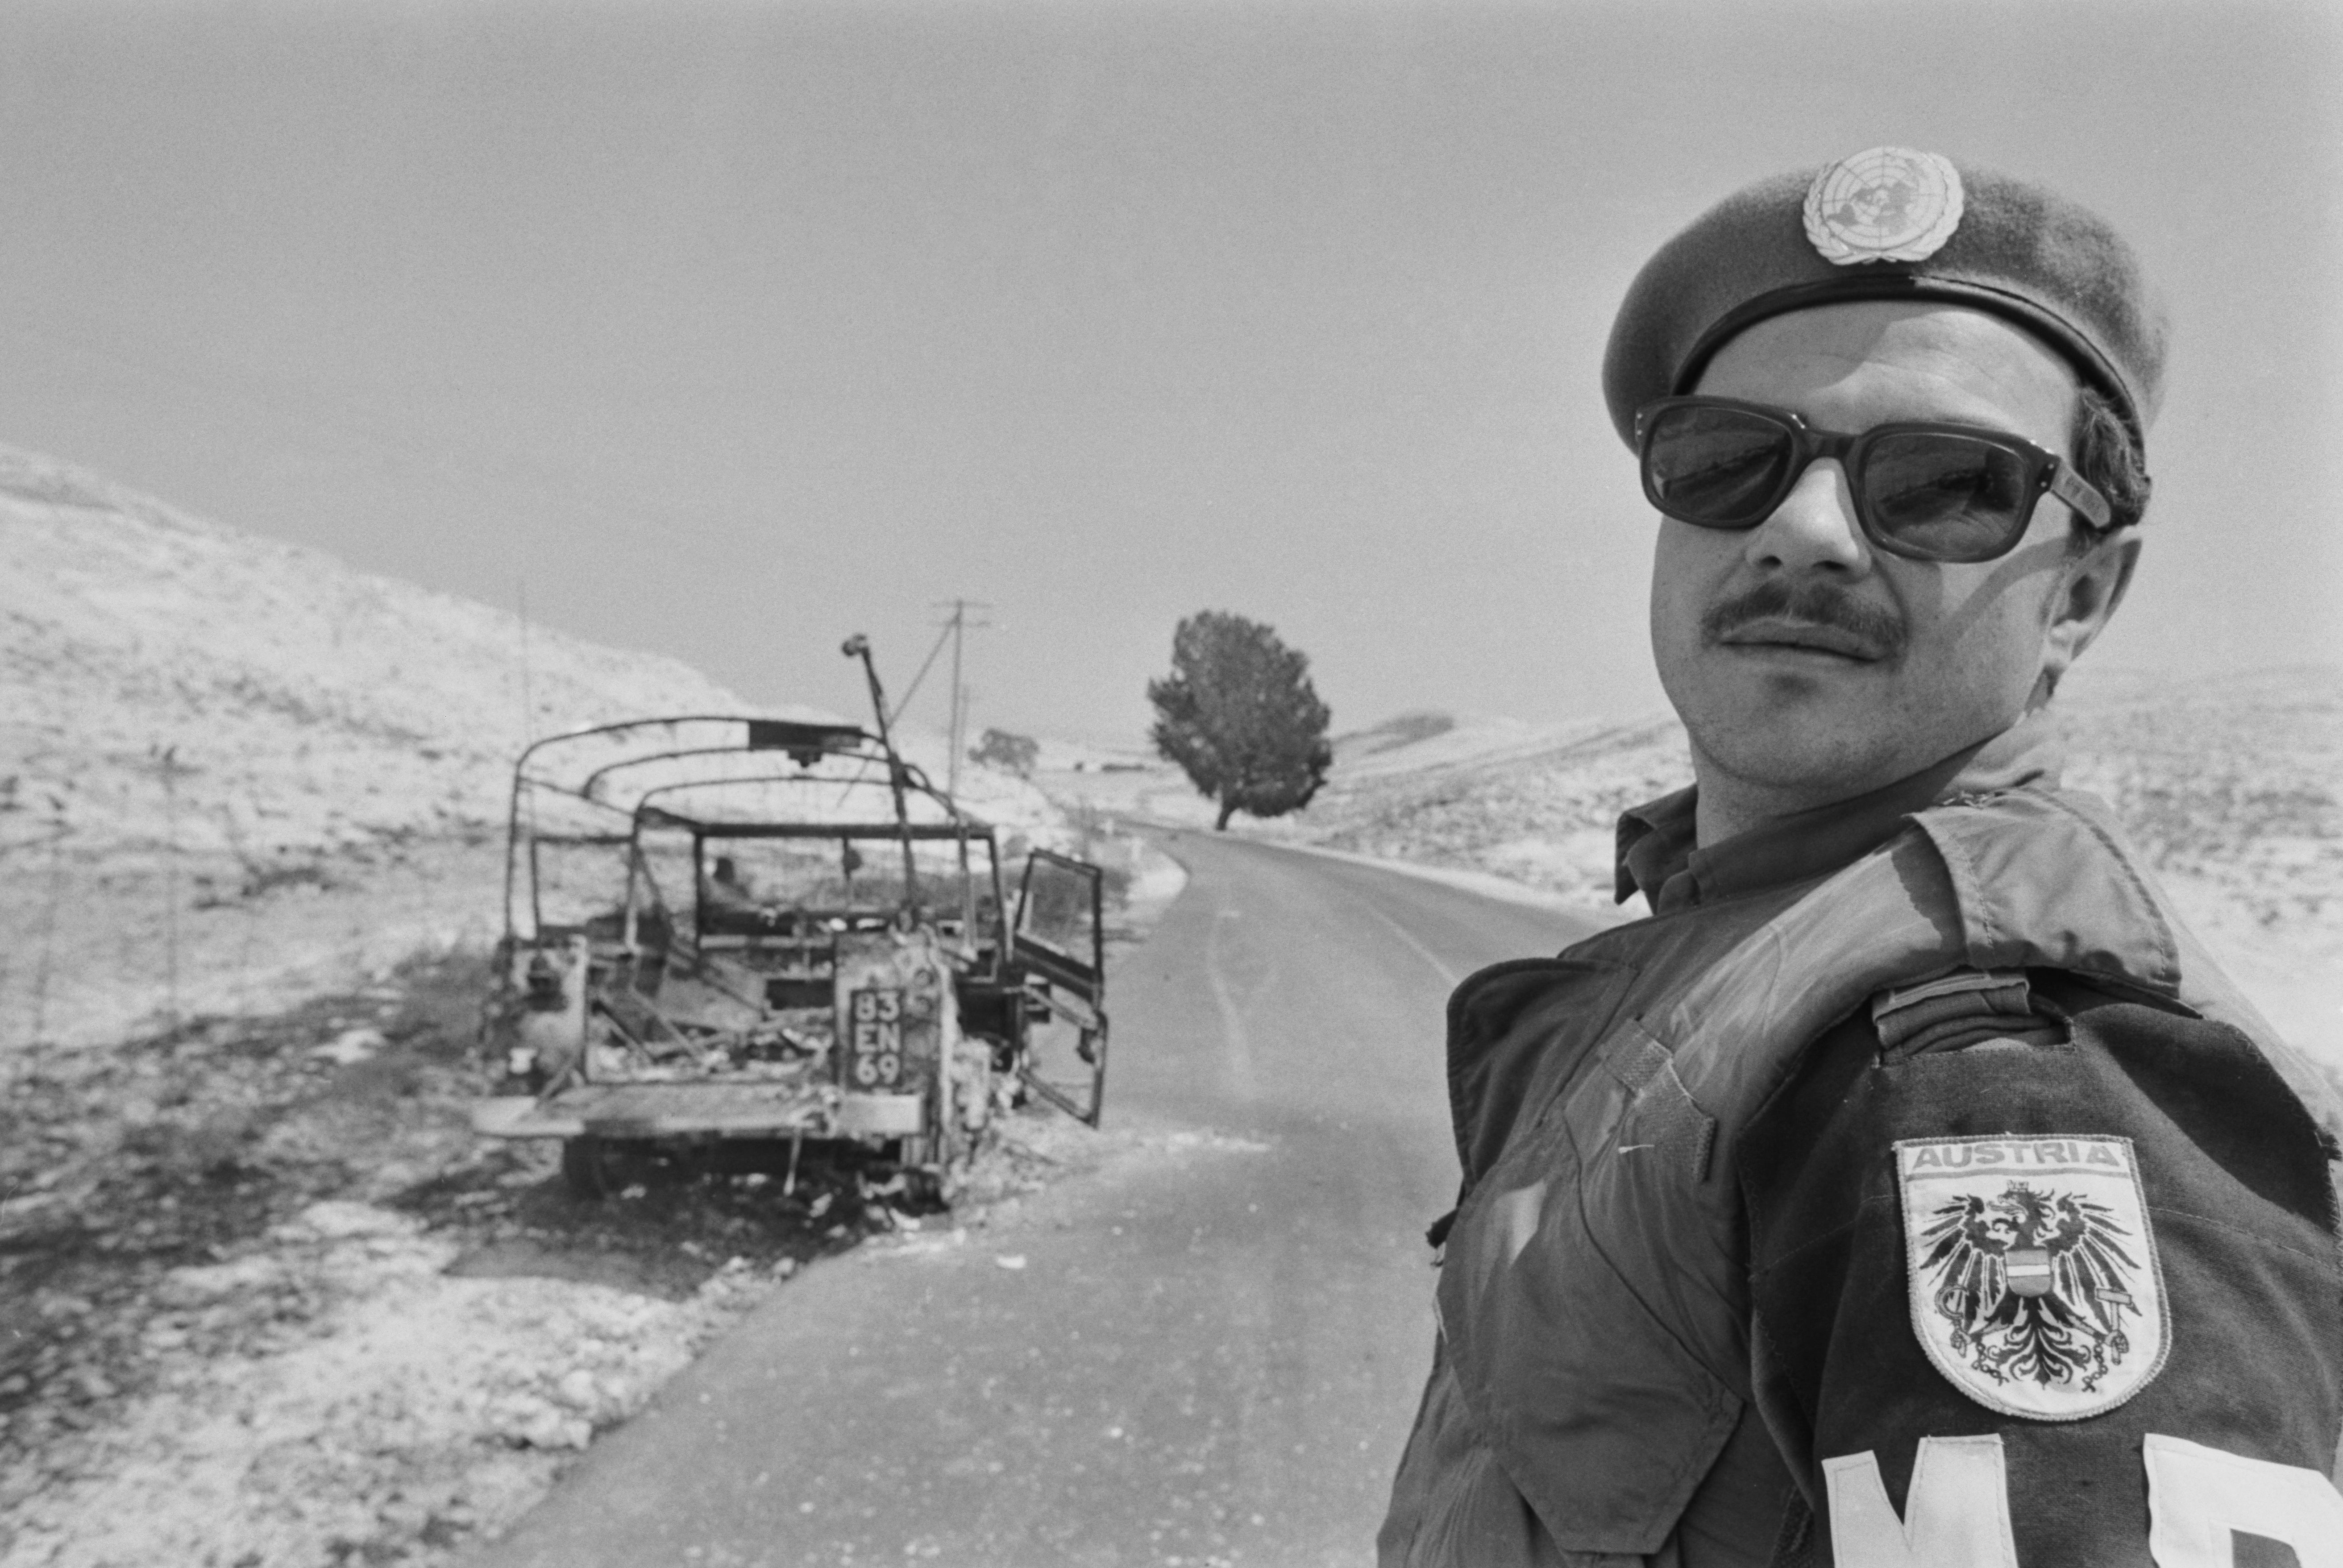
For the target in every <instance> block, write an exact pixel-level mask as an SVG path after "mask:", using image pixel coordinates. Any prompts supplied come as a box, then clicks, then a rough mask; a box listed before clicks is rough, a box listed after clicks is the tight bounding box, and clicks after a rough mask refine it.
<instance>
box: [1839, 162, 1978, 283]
mask: <svg viewBox="0 0 2343 1568" xmlns="http://www.w3.org/2000/svg"><path fill="white" fill-rule="evenodd" d="M1805 219H1806V238H1807V240H1808V241H1809V242H1811V243H1812V244H1813V246H1814V247H1815V249H1816V250H1818V251H1820V252H1822V254H1823V256H1824V257H1825V259H1826V260H1828V261H1830V262H1831V263H1832V264H1833V265H1835V266H1852V265H1854V264H1855V263H1856V262H1859V261H1926V259H1927V258H1928V257H1930V256H1934V255H1936V252H1937V251H1939V250H1941V249H1942V248H1944V244H1945V242H1946V240H1948V239H1950V238H1952V237H1953V230H1955V229H1956V228H1958V227H1959V226H1960V222H1961V176H1960V171H1959V170H1958V169H1956V168H1955V167H1953V166H1952V162H1951V160H1950V159H1947V158H1941V157H1938V156H1936V154H1934V153H1916V152H1913V151H1912V150H1911V149H1909V148H1908V147H1873V148H1872V149H1871V150H1870V151H1868V152H1862V153H1857V154H1855V156H1853V157H1851V158H1841V159H1840V160H1839V161H1838V162H1836V163H1835V164H1833V165H1831V166H1830V167H1828V168H1826V169H1825V170H1823V172H1822V173H1820V174H1818V175H1816V176H1815V183H1814V184H1812V185H1810V186H1807V187H1806V207H1805Z"/></svg>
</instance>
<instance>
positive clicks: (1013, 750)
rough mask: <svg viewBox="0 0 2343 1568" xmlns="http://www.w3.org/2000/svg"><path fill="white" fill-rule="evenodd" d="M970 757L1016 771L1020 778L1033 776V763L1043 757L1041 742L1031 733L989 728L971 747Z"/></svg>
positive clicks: (970, 758) (1008, 770) (1004, 769)
mask: <svg viewBox="0 0 2343 1568" xmlns="http://www.w3.org/2000/svg"><path fill="white" fill-rule="evenodd" d="M968 759H969V760H970V761H971V762H980V763H982V764H983V765H984V766H986V767H987V768H998V769H1001V770H1002V771H1004V772H1009V773H1014V774H1016V775H1017V777H1019V778H1020V779H1031V777H1033V765H1034V764H1035V763H1037V762H1039V761H1040V760H1041V742H1039V741H1037V740H1035V739H1033V738H1032V737H1031V736H1030V735H1017V734H1012V733H1011V732H1010V731H1009V730H1006V729H988V730H986V731H985V732H984V736H983V739H980V740H979V741H978V742H977V743H976V744H975V746H973V747H972V748H970V750H969V754H968Z"/></svg>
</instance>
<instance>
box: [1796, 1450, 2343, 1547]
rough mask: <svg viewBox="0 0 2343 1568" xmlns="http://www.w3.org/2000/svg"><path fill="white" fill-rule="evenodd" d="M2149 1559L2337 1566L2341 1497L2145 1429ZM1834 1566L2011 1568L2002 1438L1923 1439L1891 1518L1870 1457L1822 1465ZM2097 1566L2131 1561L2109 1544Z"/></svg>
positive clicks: (2326, 1487)
mask: <svg viewBox="0 0 2343 1568" xmlns="http://www.w3.org/2000/svg"><path fill="white" fill-rule="evenodd" d="M2142 1457H2143V1459H2144V1461H2145V1462H2146V1464H2147V1502H2148V1513H2149V1516H2150V1519H2151V1521H2152V1523H2151V1525H2150V1528H2149V1531H2148V1541H2147V1547H2148V1555H2149V1556H2150V1557H2151V1558H2152V1559H2153V1560H2154V1561H2155V1563H2156V1564H2157V1568H2234V1564H2236V1563H2237V1561H2238V1559H2237V1537H2238V1536H2239V1535H2255V1536H2260V1537H2262V1538H2263V1539H2264V1540H2266V1541H2275V1542H2280V1543H2284V1544H2285V1545H2287V1546H2288V1547H2290V1548H2292V1549H2293V1552H2294V1556H2295V1561H2296V1562H2297V1563H2299V1564H2300V1565H2301V1568H2343V1493H2337V1491H2336V1490H2335V1488H2334V1486H2333V1485H2332V1484H2331V1483H2329V1482H2328V1479H2327V1477H2325V1476H2324V1475H2321V1474H2319V1473H2318V1472H2317V1471H2315V1470H2303V1469H2299V1468H2298V1467H2296V1466H2294V1465H2290V1464H2273V1463H2272V1462H2269V1461H2268V1460H2266V1459H2248V1458H2247V1457H2246V1456H2244V1455H2243V1454H2237V1453H2228V1452H2224V1451H2222V1450H2220V1449H2217V1448H2207V1447H2205V1446H2204V1445H2203V1444H2201V1443H2194V1442H2184V1441H2182V1440H2181V1439H2179V1438H2175V1437H2166V1436H2163V1435H2161V1434H2160V1433H2157V1432H2150V1433H2149V1434H2148V1436H2147V1443H2146V1452H2145V1453H2144V1454H2143V1456H2142ZM1823 1482H1824V1485H1825V1487H1826V1488H1827V1489H1828V1491H1829V1503H1830V1532H1831V1555H1832V1557H1833V1558H1834V1560H1835V1563H1836V1564H1837V1568H2017V1545H2016V1535H2015V1533H2013V1532H2012V1530H2011V1528H2010V1519H2009V1487H2008V1483H2007V1473H2006V1469H2005V1467H2004V1463H2003V1458H2002V1447H2001V1439H2000V1438H1998V1437H1924V1438H1922V1439H1921V1440H1920V1450H1919V1454H1918V1457H1917V1458H1916V1460H1915V1461H1914V1462H1913V1465H1912V1484H1911V1487H1910V1490H1909V1491H1908V1493H1907V1494H1906V1497H1905V1499H1904V1512H1903V1513H1902V1514H1901V1515H1900V1516H1899V1515H1898V1514H1897V1513H1896V1505H1895V1504H1894V1503H1890V1502H1889V1501H1888V1500H1887V1488H1886V1486H1885V1483H1883V1482H1882V1481H1881V1479H1880V1475H1879V1464H1878V1462H1877V1461H1876V1460H1875V1459H1874V1458H1873V1457H1872V1455H1871V1453H1870V1452H1868V1451H1865V1452H1862V1453H1851V1454H1847V1455H1845V1456H1843V1457H1841V1458H1838V1459H1826V1460H1825V1461H1823ZM2137 1552H2138V1547H2137V1543H2123V1542H2109V1543H2107V1557H2106V1558H2105V1561H2107V1562H2109V1563H2117V1562H2134V1561H2137Z"/></svg>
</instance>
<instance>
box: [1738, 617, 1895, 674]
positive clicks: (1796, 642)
mask: <svg viewBox="0 0 2343 1568" xmlns="http://www.w3.org/2000/svg"><path fill="white" fill-rule="evenodd" d="M1715 640H1716V641H1718V642H1720V643H1723V644H1725V645H1726V646H1727V647H1731V648H1798V649H1802V650H1804V651H1806V652H1809V653H1827V654H1834V655H1836V656H1837V657H1838V658H1852V659H1855V660H1858V661H1860V662H1862V663H1865V664H1871V663H1875V662H1876V661H1878V660H1879V659H1880V658H1885V655H1886V651H1887V650H1886V649H1885V648H1882V647H1881V646H1880V645H1879V644H1878V643H1877V642H1876V641H1875V640H1874V639H1873V638H1869V637H1866V636H1865V635H1864V634H1863V633H1861V632H1858V631H1855V630H1852V629H1850V628H1846V627H1843V626H1831V625H1826V624H1825V623H1824V622H1821V621H1812V620H1801V619H1796V618H1791V617H1788V616H1771V615H1768V616H1759V617H1756V618H1754V619H1750V620H1745V621H1742V622H1740V623H1739V624H1737V625H1735V626H1734V627H1732V628H1730V629H1728V630H1726V631H1725V632H1724V633H1722V634H1721V635H1719V636H1718V637H1717V638H1716V639H1715Z"/></svg>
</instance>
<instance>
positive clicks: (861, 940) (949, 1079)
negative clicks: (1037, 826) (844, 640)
mask: <svg viewBox="0 0 2343 1568" xmlns="http://www.w3.org/2000/svg"><path fill="white" fill-rule="evenodd" d="M847 647H848V651H849V653H850V654H858V653H859V654H860V655H861V656H862V657H863V658H864V660H865V663H866V668H867V666H868V652H867V648H865V647H864V646H863V645H862V644H861V643H860V639H859V638H858V639H856V640H855V641H853V642H850V643H849V644H848V645H847ZM871 686H872V696H873V699H874V706H875V707H876V708H877V709H878V711H879V713H880V716H881V718H880V724H879V726H878V729H879V733H877V734H875V735H874V734H872V733H870V732H869V731H866V730H864V729H859V728H856V727H853V726H848V725H836V724H812V723H803V722H797V721H790V720H782V719H758V718H749V717H738V716H723V715H684V716H677V717H669V718H659V719H639V720H634V721H631V722H628V723H622V724H606V725H598V726H595V727H593V728H591V729H580V730H576V731H573V732H570V733H568V734H563V735H557V736H553V737H550V738H548V739H543V740H539V741H538V742H537V743H535V744H534V745H532V746H530V747H529V748H528V749H527V750H526V751H525V752H523V753H522V755H521V758H520V760H519V762H518V765H517V766H516V767H515V769H514V772H513V787H512V803H511V819H510V832H509V836H508V858H507V862H506V894H505V936H504V940H503V941H502V943H501V944H500V946H499V949H498V960H497V974H498V981H497V993H496V995H495V997H494V998H492V999H491V1003H490V1006H489V1009H488V1017H487V1022H486V1024H485V1026H484V1032H485V1035H486V1040H487V1044H488V1049H489V1051H490V1053H491V1057H492V1059H493V1062H494V1064H495V1065H496V1066H497V1067H498V1069H500V1070H501V1072H502V1074H503V1083H502V1088H503V1092H501V1093H499V1094H498V1095H496V1096H495V1097H493V1098H491V1099H488V1100H487V1101H483V1102H482V1103H481V1104H479V1105H478V1107H477V1108H476V1111H475V1115H474V1119H473V1120H474V1125H475V1126H476V1127H477V1128H478V1130H479V1131H482V1132H486V1133H488V1134H491V1135H494V1136H498V1137H505V1138H558V1139H561V1140H562V1141H563V1148H562V1171H563V1173H564V1175H565V1177H566V1178H567V1179H568V1181H569V1182H570V1184H571V1185H572V1187H573V1188H575V1189H577V1190H578V1191H581V1192H585V1193H600V1192H606V1191H610V1190H611V1189H612V1188H613V1187H614V1186H616V1185H618V1184H620V1183H621V1182H623V1181H627V1180H629V1179H630V1176H629V1172H631V1171H634V1170H636V1169H639V1166H640V1165H641V1163H642V1162H643V1161H646V1160H656V1161H664V1162H673V1161H687V1162H708V1161H716V1160H719V1159H723V1158H726V1157H727V1156H728V1154H729V1156H730V1157H732V1158H734V1159H738V1158H739V1157H741V1156H743V1155H746V1154H751V1153H754V1154H757V1155H760V1156H762V1157H766V1158H785V1159H786V1160H787V1161H788V1169H789V1171H790V1172H791V1175H792V1177H793V1176H794V1172H795V1171H796V1169H797V1163H798V1161H799V1158H800V1157H801V1156H803V1155H804V1154H805V1153H806V1152H807V1151H808V1150H809V1149H812V1150H814V1151H816V1152H817V1153H819V1154H820V1155H821V1156H823V1157H826V1158H830V1159H832V1160H837V1159H844V1160H848V1161H854V1162H858V1163H860V1164H861V1165H864V1166H866V1167H870V1168H875V1169H876V1170H878V1171H881V1172H882V1173H885V1174H888V1175H891V1174H894V1173H900V1174H901V1175H902V1176H904V1177H905V1179H906V1181H907V1183H908V1184H909V1185H910V1186H911V1187H913V1188H914V1189H920V1190H925V1191H929V1192H930V1193H940V1191H941V1190H942V1186H943V1182H944V1180H945V1178H946V1176H947V1174H948V1172H949V1171H950V1170H951V1169H952V1167H953V1166H954V1164H955V1162H956V1161H960V1160H961V1159H962V1158H963V1157H964V1156H965V1155H966V1154H967V1153H968V1152H969V1151H971V1150H972V1149H973V1148H974V1146H975V1145H976V1143H977V1142H978V1141H979V1140H980V1137H981V1135H982V1133H983V1131H984V1129H985V1127H986V1126H987V1125H988V1123H989V1121H990V1118H991V1117H992V1116H994V1115H995V1114H997V1113H998V1112H1000V1111H1002V1110H1003V1109H1006V1108H1008V1107H1010V1106H1011V1105H1013V1104H1015V1103H1018V1102H1019V1101H1022V1100H1023V1099H1025V1098H1026V1097H1028V1096H1035V1095H1037V1096H1039V1097H1041V1099H1043V1100H1046V1101H1049V1102H1051V1104H1054V1105H1056V1106H1057V1107H1059V1108H1060V1109H1061V1110H1062V1111H1066V1112H1067V1113H1068V1114H1071V1115H1073V1116H1076V1117H1079V1118H1081V1120H1082V1121H1087V1122H1089V1123H1090V1124H1091V1125H1093V1126H1095V1125H1097V1123H1098V1120H1099V1114H1100V1110H1101V1098H1102V1096H1103V1093H1104V1090H1105V1081H1106V1061H1107V1017H1106V1013H1105V1011H1104V1009H1103V1005H1102V1004H1103V1000H1104V989H1105V988H1104V980H1105V975H1104V955H1103V914H1104V911H1103V910H1102V908H1101V897H1102V892H1101V875H1100V872H1099V870H1098V869H1097V868H1096V867H1094V866H1091V865H1090V864H1088V863H1086V862H1084V861H1081V860H1079V859H1072V858H1070V857H1068V856H1065V855H1061V854H1058V853H1055V852H1053V851H1051V850H1049V849H1033V850H1031V852H1030V853H1028V854H1027V855H1026V856H1025V857H1024V859H1023V861H1022V864H1021V867H1020V868H1019V869H1018V872H1017V875H1016V876H1015V877H1014V879H1013V881H1012V879H1011V878H1010V877H1008V876H1007V875H1006V874H1005V872H1006V869H1005V868H1004V867H1003V866H1002V864H1001V844H1000V842H999V841H998V839H997V838H996V833H995V829H993V828H992V827H991V826H990V825H989V824H987V823H985V822H983V821H980V820H979V819H976V818H974V817H972V816H970V815H969V814H968V813H967V812H965V811H964V810H962V809H960V807H959V805H958V804H957V803H955V802H954V801H953V800H952V799H951V798H950V797H949V796H948V795H946V794H945V793H943V792H942V791H940V790H939V789H936V788H935V787H934V786H933V785H931V784H930V782H929V780H928V779H926V777H925V776H924V775H923V774H922V773H921V772H920V769H918V768H917V767H915V766H913V765H911V764H910V763H909V762H907V761H905V760H904V759H903V758H902V756H901V755H900V752H899V751H898V750H897V749H896V748H895V746H894V745H893V743H892V742H891V740H890V739H889V737H888V735H887V733H886V726H885V723H884V714H885V711H886V710H885V705H884V699H883V697H882V696H881V695H880V692H879V690H878V684H877V680H876V678H875V676H874V677H873V678H872V681H871ZM751 1146H756V1147H754V1148H752V1147H751Z"/></svg>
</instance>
